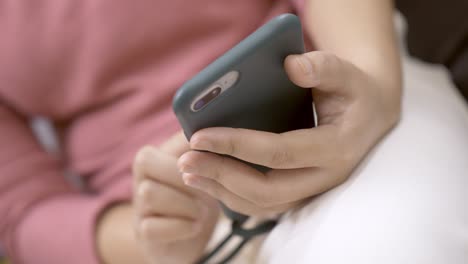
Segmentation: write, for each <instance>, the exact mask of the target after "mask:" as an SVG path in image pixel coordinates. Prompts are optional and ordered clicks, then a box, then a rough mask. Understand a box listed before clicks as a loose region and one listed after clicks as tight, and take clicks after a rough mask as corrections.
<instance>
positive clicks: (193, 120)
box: [173, 14, 315, 140]
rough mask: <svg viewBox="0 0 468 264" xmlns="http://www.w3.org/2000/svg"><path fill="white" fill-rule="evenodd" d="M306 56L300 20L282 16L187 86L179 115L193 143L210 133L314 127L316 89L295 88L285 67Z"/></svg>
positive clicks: (178, 97)
mask: <svg viewBox="0 0 468 264" xmlns="http://www.w3.org/2000/svg"><path fill="white" fill-rule="evenodd" d="M301 53H304V41H303V37H302V28H301V23H300V20H299V18H298V17H297V16H295V15H293V14H282V15H279V16H277V17H275V18H273V19H272V20H270V21H269V22H268V23H266V24H265V25H263V26H262V27H260V28H259V29H257V30H256V31H255V32H254V33H252V34H251V35H249V36H248V37H247V38H245V39H244V40H242V41H241V42H240V43H239V44H237V45H236V46H235V47H233V48H232V49H231V50H229V51H227V52H226V53H225V54H224V55H222V56H221V57H219V58H218V59H216V60H215V61H214V62H213V63H211V64H210V65H208V66H207V67H206V68H204V69H203V70H202V71H200V72H199V73H198V74H197V75H196V76H194V77H193V78H192V79H190V80H189V81H187V82H186V83H184V84H183V85H182V87H180V88H179V89H178V91H177V93H176V94H175V96H174V100H173V109H174V112H175V114H176V116H177V118H178V120H179V122H180V125H181V126H182V129H183V131H184V133H185V136H186V137H187V139H188V140H190V138H191V136H192V135H193V134H194V133H195V132H197V131H198V130H200V129H203V128H208V127H234V128H246V129H253V130H260V131H268V132H273V133H282V132H286V131H290V130H296V129H302V128H310V127H312V126H314V124H315V120H314V115H313V109H312V96H311V91H310V89H304V88H301V87H298V86H296V85H295V84H293V83H292V82H291V81H290V80H289V78H288V76H287V75H286V72H285V70H284V67H283V63H284V59H285V58H286V56H288V55H290V54H301Z"/></svg>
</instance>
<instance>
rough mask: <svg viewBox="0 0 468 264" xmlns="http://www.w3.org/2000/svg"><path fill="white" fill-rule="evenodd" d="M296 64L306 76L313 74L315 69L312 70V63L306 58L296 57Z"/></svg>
mask: <svg viewBox="0 0 468 264" xmlns="http://www.w3.org/2000/svg"><path fill="white" fill-rule="evenodd" d="M295 59H296V63H297V64H298V65H299V67H300V68H301V70H302V72H303V73H304V74H306V75H309V74H312V72H313V68H312V63H310V61H309V60H308V59H307V58H305V57H304V56H301V55H298V56H295Z"/></svg>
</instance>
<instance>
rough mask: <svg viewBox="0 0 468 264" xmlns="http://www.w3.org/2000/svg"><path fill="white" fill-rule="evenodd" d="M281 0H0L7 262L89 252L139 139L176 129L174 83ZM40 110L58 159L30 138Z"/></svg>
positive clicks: (0, 186) (69, 258)
mask: <svg viewBox="0 0 468 264" xmlns="http://www.w3.org/2000/svg"><path fill="white" fill-rule="evenodd" d="M296 4H297V3H296ZM288 11H289V12H290V11H292V5H291V4H290V3H288V1H281V0H279V1H272V0H255V1H252V0H236V1H231V0H224V1H222V0H198V1H186V0H171V1H162V0H159V1H158V0H138V1H136V0H135V1H128V0H79V1H77V0H43V1H23V0H3V1H1V2H0V32H1V40H0V239H1V240H0V241H1V242H0V244H1V247H2V248H3V250H6V252H7V254H8V255H9V256H10V257H11V258H13V261H14V263H34V264H41V263H44V264H55V263H69V264H74V263H80V264H81V263H97V262H98V257H97V253H96V250H95V244H94V239H95V238H94V236H95V235H94V233H95V231H94V227H95V222H96V218H97V215H98V214H99V212H101V211H102V210H103V209H104V208H105V207H106V206H108V205H109V204H111V203H115V202H118V201H121V200H128V199H129V197H130V184H131V172H130V166H131V162H132V158H133V155H134V154H135V152H136V151H137V149H138V148H139V147H141V146H142V145H145V144H152V145H158V144H159V143H160V142H161V141H163V140H164V139H166V138H167V137H168V136H170V135H171V134H173V133H175V132H176V131H177V130H178V129H179V126H178V123H177V121H176V119H175V117H174V115H173V114H172V111H171V100H172V96H173V94H174V92H175V91H176V89H177V88H178V87H179V86H180V85H181V84H182V83H183V82H184V81H186V80H187V79H189V78H190V77H191V76H192V75H194V74H195V73H196V72H197V71H199V70H200V69H201V68H203V67H204V66H205V65H207V64H208V63H209V62H211V61H212V60H213V59H215V58H216V57H217V56H219V55H220V54H222V53H223V52H224V51H226V50H227V49H229V48H230V47H232V46H233V45H234V44H235V43H237V42H238V41H240V40H241V39H242V38H244V37H245V36H246V35H248V34H249V33H251V32H252V31H253V30H255V29H256V28H257V27H258V26H260V25H261V24H262V23H264V22H265V21H266V20H267V19H269V18H271V17H272V16H274V15H277V14H279V13H283V12H288ZM37 115H40V116H45V117H47V118H50V119H51V120H52V121H53V122H55V124H56V125H57V126H58V127H60V132H61V133H60V135H61V140H62V141H61V142H62V147H63V153H64V157H63V159H60V160H59V159H56V158H54V157H53V156H51V155H48V154H47V153H46V152H45V151H44V150H43V149H42V148H41V147H40V145H39V144H38V142H37V141H36V140H35V138H34V136H33V134H32V133H31V130H30V128H29V126H28V119H29V118H31V117H32V116H37ZM65 168H67V169H70V170H72V171H74V172H76V173H78V174H79V175H80V177H81V178H82V179H83V181H84V182H85V183H86V189H87V191H86V192H85V191H84V190H80V189H77V188H74V187H73V186H72V185H71V184H70V183H68V182H67V181H66V180H65V178H64V169H65Z"/></svg>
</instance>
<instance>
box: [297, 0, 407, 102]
mask: <svg viewBox="0 0 468 264" xmlns="http://www.w3.org/2000/svg"><path fill="white" fill-rule="evenodd" d="M305 20H306V22H305V24H306V25H305V26H306V29H307V33H308V34H309V36H310V37H311V39H312V40H313V43H314V45H315V47H316V48H317V49H319V50H323V51H330V52H332V53H334V54H336V55H337V56H339V57H341V58H343V59H346V60H348V61H350V62H352V63H353V64H355V65H356V66H357V67H359V68H360V69H361V70H363V71H365V72H366V73H368V74H370V75H372V76H373V77H374V78H376V79H377V80H378V81H379V82H381V83H383V84H385V85H383V86H382V87H385V89H386V90H385V91H383V92H384V93H385V94H386V96H388V98H392V99H393V100H394V101H395V102H398V103H399V100H400V99H399V98H400V93H401V91H400V90H401V69H400V59H399V51H398V45H397V41H396V36H395V30H394V26H393V2H392V1H390V0H379V1H376V0H355V1H349V0H306V6H305Z"/></svg>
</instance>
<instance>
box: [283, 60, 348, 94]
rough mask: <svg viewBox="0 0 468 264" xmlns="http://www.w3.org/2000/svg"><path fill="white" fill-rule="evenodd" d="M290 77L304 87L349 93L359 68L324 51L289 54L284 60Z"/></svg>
mask: <svg viewBox="0 0 468 264" xmlns="http://www.w3.org/2000/svg"><path fill="white" fill-rule="evenodd" d="M284 67H285V70H286V72H287V74H288V77H289V79H290V80H291V81H292V82H293V83H295V84H296V85H298V86H300V87H303V88H312V87H314V88H316V89H318V90H321V91H324V92H336V93H340V94H349V93H350V92H352V88H353V87H352V84H353V83H354V82H353V80H352V79H350V78H351V77H352V76H355V75H354V74H353V72H355V71H356V70H357V68H356V67H355V66H353V65H352V64H351V63H349V62H347V61H345V60H343V59H340V58H338V57H337V56H336V55H334V54H332V53H328V52H323V51H312V52H309V53H304V54H301V55H289V56H288V57H286V59H285V61H284Z"/></svg>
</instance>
